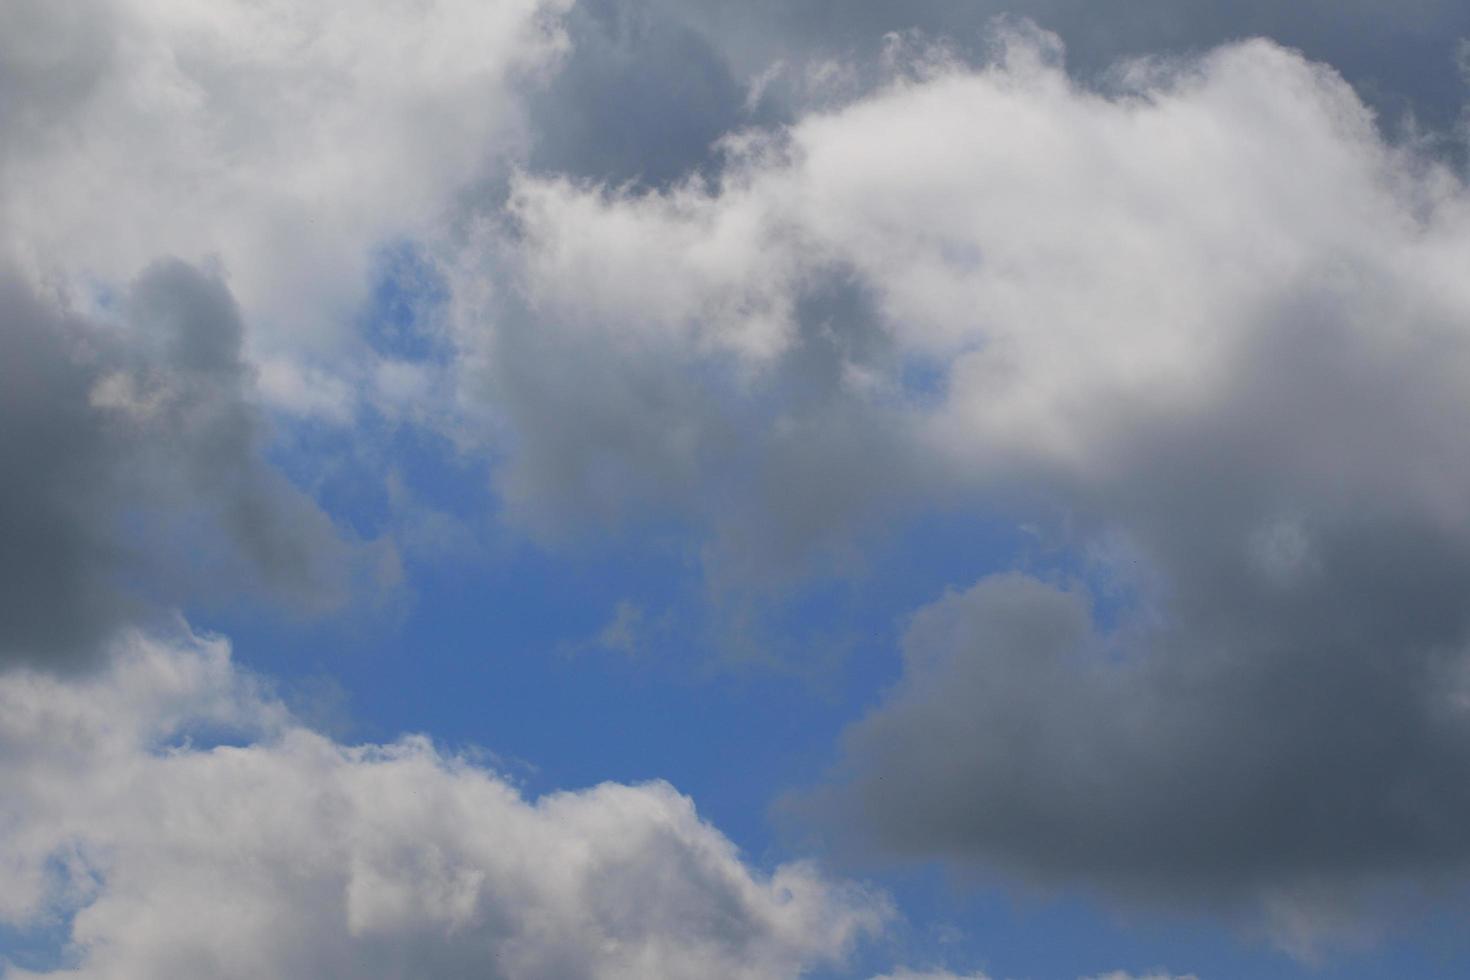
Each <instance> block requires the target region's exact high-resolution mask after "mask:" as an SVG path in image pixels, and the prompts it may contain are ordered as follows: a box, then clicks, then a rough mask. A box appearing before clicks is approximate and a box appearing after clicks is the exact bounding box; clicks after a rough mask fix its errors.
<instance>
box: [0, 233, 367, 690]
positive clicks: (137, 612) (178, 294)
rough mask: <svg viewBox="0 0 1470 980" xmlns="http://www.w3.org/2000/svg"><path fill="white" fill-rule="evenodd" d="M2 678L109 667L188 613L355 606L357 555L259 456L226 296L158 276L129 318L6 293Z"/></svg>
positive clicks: (2, 288) (164, 272) (140, 287)
mask: <svg viewBox="0 0 1470 980" xmlns="http://www.w3.org/2000/svg"><path fill="white" fill-rule="evenodd" d="M0 324H3V329H0V372H3V378H4V383H3V384H0V458H3V459H4V460H5V471H6V478H5V480H4V482H3V484H0V552H3V553H4V555H5V561H4V562H3V564H0V663H7V662H15V661H17V660H20V661H26V662H30V663H46V664H52V665H57V666H65V665H69V664H78V663H83V662H87V661H89V660H91V659H92V658H93V657H95V656H96V655H97V651H98V649H99V647H100V644H101V641H102V640H104V639H105V638H106V637H107V636H108V635H109V633H110V632H111V631H112V630H113V629H114V628H115V627H116V626H118V625H119V624H121V623H124V622H127V621H130V620H134V619H136V618H138V617H146V616H148V615H150V610H152V609H154V608H156V607H158V606H159V605H160V604H161V605H165V606H166V605H169V604H172V603H175V602H179V601H183V600H186V599H196V600H203V601H221V600H223V599H224V598H225V597H226V596H229V595H230V594H231V593H234V592H239V591H241V590H243V591H244V592H246V593H247V594H248V593H250V592H252V591H253V592H255V593H256V594H257V595H260V594H273V595H275V596H277V597H278V598H281V599H283V600H284V601H285V602H286V604H287V605H288V606H295V607H297V608H302V609H306V608H311V607H312V606H314V605H320V604H321V603H324V602H336V601H339V600H340V599H341V598H342V593H343V590H344V589H345V586H346V580H345V576H346V575H347V574H348V569H349V565H350V563H351V561H352V559H351V551H350V549H349V548H348V546H347V545H345V544H343V543H342V542H340V541H339V540H338V538H337V535H336V532H335V531H334V529H333V528H332V526H331V524H330V522H329V521H328V520H327V519H326V517H325V516H323V515H322V514H321V513H320V512H319V511H318V510H317V509H316V507H315V506H314V505H313V504H312V503H311V502H310V501H309V500H308V499H307V498H305V497H304V496H302V495H301V494H300V493H299V492H297V491H296V490H295V489H294V488H292V487H291V486H290V484H289V483H288V482H287V481H286V480H285V478H284V477H282V476H281V475H280V474H278V473H277V472H275V471H274V470H273V469H272V468H271V467H270V466H268V465H267V464H266V462H265V461H264V459H263V458H262V456H261V453H262V448H263V437H264V432H263V427H262V421H261V419H260V418H259V416H258V414H257V411H256V408H255V407H254V394H253V375H252V372H251V371H250V370H249V368H248V367H247V366H246V365H245V363H244V362H243V360H242V355H241V340H242V326H241V322H240V317H239V313H238V311H237V310H236V308H235V305H234V303H233V301H232V299H231V297H230V294H229V291H228V290H227V288H226V287H225V285H224V284H223V283H222V282H220V281H219V280H218V279H217V278H214V277H211V276H209V275H207V274H205V273H202V272H200V271H199V270H197V269H195V268H193V267H190V266H187V265H184V264H182V263H177V262H165V263H161V264H159V265H156V266H154V267H153V268H151V269H150V270H148V271H147V272H146V273H145V274H144V275H143V276H142V277H141V278H140V279H139V280H138V281H137V282H136V283H135V284H134V285H133V287H132V288H131V290H130V291H129V292H128V294H127V296H126V298H125V300H124V302H123V303H122V304H121V308H120V309H119V310H118V311H117V315H116V316H115V318H113V319H111V320H109V321H106V322H103V321H99V320H95V319H87V318H83V317H81V316H78V315H76V314H73V313H70V312H68V311H67V310H66V309H65V307H64V305H63V304H61V303H60V302H57V301H55V300H53V299H51V298H48V297H44V296H40V295H37V293H36V292H35V291H34V290H33V289H32V288H31V287H30V286H29V285H28V284H27V283H26V282H25V281H23V280H22V279H21V278H20V277H18V276H16V275H13V274H11V275H5V276H4V277H3V278H0Z"/></svg>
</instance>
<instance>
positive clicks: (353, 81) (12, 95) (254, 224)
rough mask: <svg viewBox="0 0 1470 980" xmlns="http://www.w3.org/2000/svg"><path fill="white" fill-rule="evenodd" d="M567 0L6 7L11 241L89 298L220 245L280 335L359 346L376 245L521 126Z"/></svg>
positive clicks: (508, 143) (122, 2)
mask: <svg viewBox="0 0 1470 980" xmlns="http://www.w3.org/2000/svg"><path fill="white" fill-rule="evenodd" d="M568 3H569V0H493V2H478V0H431V2H427V3H421V2H416V0H389V2H385V3H376V4H373V5H372V7H371V8H369V9H365V8H363V7H362V6H361V5H358V4H353V3H344V2H340V0H332V2H316V3H308V4H298V3H288V2H279V0H270V2H265V3H256V2H247V0H224V2H220V0H87V2H84V3H80V4H55V3H49V2H47V0H21V2H18V3H11V4H7V5H6V7H5V10H4V12H3V13H0V38H4V39H5V40H4V41H0V45H4V48H3V49H0V61H3V62H4V64H5V69H4V70H5V72H6V73H7V74H6V75H5V82H6V88H7V91H6V93H5V96H4V97H3V98H0V129H3V131H4V132H5V134H6V135H5V140H4V143H5V146H4V149H3V150H0V224H3V227H4V229H5V231H4V235H3V239H0V244H3V245H4V246H5V247H6V250H7V251H9V252H13V253H15V254H17V255H18V256H20V257H21V258H22V259H23V260H24V261H26V263H27V264H28V266H29V267H30V268H31V269H32V270H33V271H34V272H35V273H36V274H38V275H40V276H55V275H60V276H62V277H63V278H65V279H69V280H71V281H72V282H73V283H75V284H76V285H77V287H78V292H79V293H80V295H81V296H82V297H89V295H90V292H91V290H92V288H93V287H94V286H96V287H98V288H101V289H103V290H106V289H108V288H114V287H115V286H116V284H119V283H124V282H127V281H129V280H130V279H132V278H133V277H134V276H135V275H137V273H138V272H139V271H140V270H141V269H142V268H144V267H145V266H147V265H148V264H149V263H150V262H152V261H154V260H156V259H157V258H160V257H168V256H177V257H180V258H183V259H185V260H186V261H191V262H198V261H201V260H203V259H206V258H210V257H213V258H215V259H217V260H218V261H219V262H221V263H222V265H223V267H224V269H225V271H226V272H227V274H228V276H229V279H230V285H231V288H232V289H233V291H234V292H235V295H236V296H237V297H238V298H239V301H240V303H241V304H242V306H243V308H244V310H245V312H246V315H247V317H248V318H250V319H251V320H252V321H255V322H256V323H257V324H258V326H259V327H260V328H261V329H262V330H264V331H265V335H266V337H267V338H268V341H269V342H270V343H273V344H274V345H275V346H277V347H282V346H284V347H286V348H288V349H290V348H299V347H301V346H303V345H305V346H310V345H311V344H313V343H316V344H321V343H326V342H328V341H329V340H331V339H334V338H335V339H340V338H341V337H342V336H343V334H342V333H341V331H343V330H345V329H346V328H347V327H348V326H349V323H348V322H347V318H346V317H345V314H347V313H350V312H352V311H353V309H354V308H355V306H356V304H357V303H359V302H360V300H361V295H362V290H363V288H364V286H365V285H366V276H367V272H368V263H369V260H370V258H371V250H372V249H373V248H374V247H376V246H379V245H381V244H383V243H384V242H385V241H391V240H394V239H399V238H404V237H414V236H428V237H432V236H435V235H438V234H439V233H440V230H441V229H442V228H444V227H446V226H447V224H448V222H449V221H450V219H451V217H452V216H451V215H450V214H449V208H450V205H451V203H452V202H453V200H454V198H455V195H456V194H458V193H460V192H462V191H464V190H465V187H466V185H467V184H468V183H469V182H471V181H473V180H475V179H477V178H480V177H482V176H484V175H486V174H487V173H489V172H490V171H491V169H492V164H493V162H494V158H495V156H496V154H504V153H506V152H507V151H509V150H511V149H512V148H513V146H514V145H515V143H516V141H517V140H518V139H520V137H519V136H518V135H517V133H518V127H519V126H520V124H521V120H520V118H519V111H520V110H519V106H518V101H517V98H518V97H517V94H516V91H517V86H518V85H519V84H521V83H522V82H523V81H524V80H525V79H526V77H527V76H528V75H531V74H534V73H537V72H540V71H543V70H545V69H546V68H547V67H548V66H549V65H550V64H551V63H552V62H553V60H554V59H555V58H556V57H557V55H558V53H559V52H560V51H561V49H562V47H563V46H564V44H563V39H562V37H561V35H560V33H559V31H558V29H557V26H556V18H557V16H558V15H559V14H560V13H561V12H562V11H563V10H564V9H565V8H566V7H567V6H568ZM12 48H14V49H15V50H12Z"/></svg>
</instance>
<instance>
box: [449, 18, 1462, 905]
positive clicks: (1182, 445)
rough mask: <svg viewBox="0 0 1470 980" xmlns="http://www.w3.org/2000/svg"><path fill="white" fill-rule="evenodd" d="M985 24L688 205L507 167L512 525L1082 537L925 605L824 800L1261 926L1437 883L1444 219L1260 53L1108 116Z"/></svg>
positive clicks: (1439, 186) (493, 345)
mask: <svg viewBox="0 0 1470 980" xmlns="http://www.w3.org/2000/svg"><path fill="white" fill-rule="evenodd" d="M997 43H998V48H997V52H998V53H997V54H996V57H995V59H994V60H993V61H992V62H989V63H987V64H985V65H982V66H979V67H975V66H972V65H970V64H969V63H967V62H966V61H964V60H963V59H962V58H960V57H958V56H957V55H955V54H954V53H953V52H952V51H949V50H945V49H942V48H941V49H933V48H930V49H918V50H905V49H902V48H900V49H897V50H896V51H895V52H894V57H893V69H892V75H891V78H890V80H889V81H888V82H887V83H885V84H884V85H883V86H881V87H880V88H878V89H877V90H875V91H873V92H871V93H870V94H868V95H866V96H863V97H861V98H858V99H856V100H854V101H851V102H850V103H849V104H846V105H843V106H840V107H837V108H832V109H825V110H821V111H818V112H813V113H811V114H809V115H807V116H804V117H802V118H800V119H798V120H797V121H796V122H794V123H793V124H792V125H790V126H788V127H784V128H781V129H778V130H762V131H752V132H744V133H740V134H735V135H732V136H731V137H730V138H729V139H728V140H727V142H726V144H725V150H726V153H727V154H728V158H727V164H726V167H725V169H724V171H723V172H722V173H721V175H720V176H719V177H718V179H713V180H710V179H705V178H701V177H694V178H691V179H690V180H689V181H687V182H685V183H683V184H681V185H678V186H675V187H672V188H670V189H667V190H663V191H659V192H641V191H640V192H630V191H627V190H619V189H614V188H606V187H598V186H589V185H586V184H584V183H579V182H575V181H568V180H562V179H555V178H540V177H530V176H527V177H523V178H522V179H520V180H519V181H518V183H517V185H516V188H515V190H514V193H513V195H512V209H513V211H514V214H515V217H516V218H517V221H518V222H519V225H518V236H519V237H518V238H517V239H516V246H517V247H518V248H519V249H520V253H519V261H520V263H521V265H520V273H519V275H520V279H519V282H520V290H521V295H522V297H523V300H524V303H525V306H526V308H527V309H528V310H529V311H530V312H531V313H532V314H534V316H533V317H531V318H530V321H529V322H533V323H534V324H535V328H534V330H532V329H530V328H525V329H518V328H516V327H515V326H514V324H513V322H512V324H511V325H510V326H508V327H506V328H505V329H503V330H501V331H499V332H498V333H494V334H490V335H485V336H481V337H479V338H478V339H479V342H480V343H482V344H484V345H485V346H486V349H487V350H488V351H489V352H490V353H489V354H487V356H486V358H485V361H486V362H493V363H494V364H495V365H496V367H495V368H494V370H492V371H490V372H487V374H486V375H480V376H476V378H475V380H476V381H477V382H484V388H483V390H485V391H488V392H490V395H491V397H492V399H493V398H497V397H498V398H499V399H501V402H500V407H501V410H502V412H503V413H504V415H505V417H506V418H507V419H508V420H509V423H510V424H509V428H510V431H511V432H512V433H513V435H514V438H515V440H516V442H515V447H516V452H517V453H518V454H519V456H518V457H516V458H513V459H512V461H511V463H510V468H509V470H508V475H507V476H506V480H507V486H508V489H509V493H510V496H511V499H512V500H513V501H516V500H522V501H526V502H528V504H529V505H530V506H532V507H547V508H550V509H551V511H552V512H553V513H557V514H562V515H565V514H567V513H571V514H574V515H575V514H577V513H586V512H594V513H595V512H597V511H598V509H599V508H607V509H613V510H616V509H618V508H633V509H636V508H637V507H638V506H639V505H640V504H642V505H644V506H647V505H648V504H649V503H650V502H651V503H652V504H653V505H656V506H661V507H664V508H670V507H672V508H674V509H675V510H676V511H678V512H681V513H684V514H686V515H690V516H691V518H692V520H694V521H695V522H697V523H698V525H699V526H702V527H705V528H706V529H710V534H711V535H712V537H713V539H714V540H715V541H716V542H717V543H725V542H728V543H730V546H731V547H732V548H733V549H735V552H736V558H737V562H736V563H737V564H738V563H739V561H741V560H745V561H747V563H751V564H755V565H759V564H760V560H757V559H760V554H762V553H763V554H764V555H765V556H766V558H769V556H770V555H781V556H782V558H783V560H784V559H785V558H789V556H790V553H785V554H783V553H782V552H781V551H779V549H778V548H771V547H770V546H768V545H767V544H766V541H768V540H771V541H776V542H778V544H779V545H780V546H784V547H791V548H794V549H796V552H797V553H800V549H802V548H808V547H811V546H813V544H814V543H816V544H820V543H822V542H825V541H832V540H840V539H841V537H842V536H843V535H844V534H852V533H860V532H861V531H862V529H863V528H864V527H867V526H871V525H872V523H873V522H874V520H875V516H874V515H875V514H877V515H900V516H901V514H902V513H903V512H904V511H905V509H906V508H912V507H919V506H930V505H932V504H933V503H934V502H935V501H950V502H952V501H955V500H964V501H966V502H967V505H968V506H970V507H973V508H976V509H977V510H980V511H982V512H987V513H992V514H993V513H996V512H1001V513H1008V514H1011V515H1013V516H1015V517H1016V518H1017V519H1021V520H1025V521H1028V522H1029V523H1030V524H1031V525H1032V526H1034V527H1036V528H1037V529H1038V530H1039V532H1040V533H1041V535H1042V537H1043V540H1044V541H1045V542H1046V543H1047V544H1048V545H1053V546H1056V547H1058V548H1060V549H1066V550H1067V551H1068V552H1070V553H1071V554H1074V555H1079V556H1081V557H1082V564H1083V565H1084V566H1085V567H1084V569H1083V574H1084V575H1085V577H1086V578H1087V580H1088V582H1089V583H1090V584H1088V585H1085V586H1084V585H1076V586H1072V587H1058V585H1056V584H1055V583H1045V582H1040V581H1034V580H1029V579H1014V578H1000V579H995V580H992V581H987V582H985V583H982V584H981V585H979V586H977V588H976V589H975V590H973V591H970V592H966V593H963V594H960V595H956V596H952V597H949V598H946V599H944V600H942V601H940V602H939V603H938V604H936V605H935V606H934V607H933V608H932V609H931V610H930V611H928V612H925V613H924V614H923V615H921V616H919V617H918V619H916V625H915V627H914V630H913V631H911V633H910V635H909V640H908V643H907V647H906V676H905V679H904V681H903V682H902V683H901V684H900V686H899V687H898V689H897V690H896V691H895V692H894V694H893V696H892V697H891V699H890V700H889V701H888V702H887V703H886V704H885V705H884V706H883V707H881V708H879V709H878V711H877V712H876V713H875V714H874V715H873V717H872V718H870V719H869V720H868V721H866V722H864V723H862V724H860V725H859V726H857V728H855V729H854V731H853V734H852V736H851V737H850V739H849V741H848V761H847V765H848V766H849V767H850V770H849V772H848V778H849V779H850V782H849V784H848V788H849V789H851V790H852V791H853V794H855V795H849V796H844V797H842V798H843V799H846V800H850V801H851V800H856V801H858V802H859V803H860V804H861V805H859V806H855V807H853V808H851V809H849V810H841V809H840V808H834V809H831V810H829V811H828V812H829V814H830V815H832V816H833V818H834V819H837V820H840V821H854V822H856V823H858V824H861V825H863V826H865V828H866V830H867V831H868V832H870V833H871V834H873V835H875V836H876V837H877V838H878V839H879V840H882V841H885V842H887V843H889V844H891V845H893V846H894V847H896V848H897V849H900V850H905V851H907V852H909V853H922V854H930V855H951V856H956V855H957V856H961V857H965V858H974V859H980V860H984V861H987V862H991V863H993V864H996V865H1000V866H1004V867H1007V868H1010V869H1013V870H1019V871H1022V872H1024V873H1029V874H1034V875H1039V876H1043V877H1054V878H1063V879H1078V878H1080V879H1083V880H1088V881H1092V882H1095V883H1105V884H1106V885H1108V886H1109V887H1117V888H1120V889H1124V890H1129V891H1133V892H1135V893H1148V894H1151V895H1154V896H1157V895H1159V894H1167V895H1170V896H1179V895H1190V896H1193V897H1195V898H1200V899H1205V900H1213V899H1218V898H1220V897H1221V896H1225V895H1229V896H1234V897H1236V898H1241V897H1245V896H1253V897H1256V898H1260V897H1262V896H1265V897H1266V899H1267V902H1268V904H1270V903H1275V902H1277V901H1278V900H1280V901H1285V902H1286V904H1288V905H1290V904H1291V901H1292V900H1291V899H1290V896H1301V895H1319V896H1320V895H1329V896H1332V895H1336V896H1341V895H1343V894H1346V891H1344V889H1342V888H1341V887H1340V886H1342V885H1343V884H1344V883H1348V882H1354V883H1364V882H1368V881H1376V880H1380V879H1391V878H1395V877H1399V876H1406V877H1408V878H1410V879H1413V880H1418V881H1430V880H1433V879H1435V878H1436V877H1437V876H1439V875H1440V874H1441V873H1449V874H1453V875H1459V874H1462V873H1463V871H1464V869H1465V858H1466V856H1467V855H1466V843H1467V838H1466V837H1465V835H1464V834H1463V833H1461V832H1460V830H1459V828H1461V827H1464V826H1466V825H1467V820H1466V818H1467V817H1470V799H1467V797H1466V796H1465V794H1464V793H1463V792H1461V788H1462V787H1463V786H1464V785H1465V778H1464V777H1465V775H1466V773H1467V757H1466V756H1465V753H1464V751H1463V746H1464V744H1465V739H1464V735H1465V732H1464V725H1465V723H1466V721H1465V718H1466V716H1465V704H1466V703H1467V701H1466V698H1465V696H1464V691H1463V688H1464V677H1465V676H1467V675H1470V668H1467V666H1466V661H1465V658H1464V650H1465V649H1466V644H1467V641H1470V618H1467V616H1466V612H1465V607H1464V603H1463V601H1462V597H1463V595H1464V594H1465V592H1466V589H1467V588H1470V522H1467V518H1466V514H1467V511H1466V509H1465V507H1464V501H1465V500H1466V494H1467V487H1470V456H1467V453H1466V443H1465V441H1464V439H1463V437H1462V435H1463V432H1464V431H1465V428H1466V424H1467V422H1470V403H1467V400H1466V398H1465V392H1466V391H1467V390H1470V389H1467V386H1466V381H1467V378H1470V335H1467V334H1466V332H1465V329H1464V324H1465V322H1467V318H1470V289H1467V288H1466V285H1465V283H1466V280H1465V277H1464V276H1463V275H1462V274H1461V271H1462V270H1463V268H1464V267H1465V263H1466V261H1467V259H1470V194H1467V193H1466V191H1465V188H1464V186H1463V184H1462V182H1461V180H1460V178H1459V177H1458V176H1457V175H1456V174H1455V173H1454V172H1453V171H1452V170H1451V169H1450V168H1449V167H1448V166H1447V165H1445V164H1443V163H1441V162H1439V161H1437V160H1436V159H1434V158H1432V157H1431V156H1428V155H1426V153H1425V152H1423V150H1422V148H1420V147H1417V146H1415V145H1397V144H1393V143H1390V142H1387V141H1386V140H1385V139H1384V137H1383V136H1382V134H1381V133H1380V131H1379V130H1378V129H1377V127H1376V126H1375V120H1374V118H1373V116H1372V114H1371V112H1370V111H1369V110H1368V109H1367V108H1366V107H1365V105H1364V103H1363V102H1362V101H1361V99H1360V98H1359V96H1358V95H1357V94H1356V93H1355V92H1354V91H1353V89H1352V88H1351V87H1350V86H1348V85H1347V84H1346V83H1345V82H1344V81H1343V80H1342V78H1341V77H1340V76H1339V75H1337V74H1336V73H1335V72H1334V71H1332V70H1331V69H1329V68H1327V67H1325V66H1322V65H1320V64H1315V63H1312V62H1310V61H1308V60H1306V59H1304V58H1303V57H1302V56H1300V55H1299V54H1297V53H1295V52H1293V51H1290V50H1287V49H1284V48H1282V47H1280V46H1278V45H1275V44H1273V43H1270V42H1267V41H1249V42H1244V43H1238V44H1233V45H1229V46H1226V47H1223V48H1219V49H1217V50H1214V51H1211V52H1208V53H1206V54H1204V55H1201V56H1198V57H1193V58H1174V59H1144V60H1136V61H1131V62H1127V63H1124V64H1121V65H1119V66H1117V67H1116V69H1115V70H1114V71H1113V72H1112V73H1111V75H1110V81H1109V83H1108V87H1107V88H1106V89H1097V88H1089V87H1086V86H1083V85H1080V84H1079V83H1078V82H1076V81H1075V80H1074V79H1072V78H1071V77H1069V76H1068V74H1067V73H1066V70H1065V68H1064V67H1063V51H1062V47H1061V44H1060V42H1059V41H1058V40H1057V39H1056V38H1055V37H1053V36H1051V35H1047V34H1045V33H1043V32H1040V31H1038V30H1036V29H1035V28H1032V27H1029V26H1027V25H1024V24H1023V25H1016V26H1014V27H1012V28H1010V29H1008V30H1007V31H1005V32H1003V33H1002V35H1001V36H1000V37H999V38H998V42H997ZM553 351H556V352H559V353H560V354H562V355H563V356H561V357H560V358H559V359H558V360H556V361H555V363H557V364H569V365H570V368H569V370H568V373H567V374H566V375H564V376H561V377H560V378H558V377H554V376H553V375H552V373H551V372H550V371H549V370H541V369H539V368H540V366H541V365H542V358H549V357H550V356H551V352H553ZM547 363H551V362H550V361H547ZM487 377H488V382H486V378H487ZM516 377H520V378H521V379H523V380H524V379H528V378H534V379H536V380H535V383H536V387H535V390H528V389H526V388H519V387H517V386H516V384H515V378H516ZM558 382H560V383H561V385H562V386H561V387H557V385H558ZM526 383H527V385H528V386H529V385H530V384H531V382H529V381H527V382H526ZM583 421H586V422H588V425H587V426H583V425H582V424H581V423H582V422H583ZM592 432H596V433H598V434H599V435H598V436H597V437H596V438H594V437H593V436H591V435H590V434H589V433H592ZM731 432H735V433H738V434H736V435H731V434H730V433H731ZM584 437H585V438H586V439H588V440H590V442H588V443H586V444H584V443H582V442H579V441H577V440H578V439H579V438H584ZM607 473H611V474H614V475H615V478H613V479H602V478H601V476H602V475H603V474H607ZM593 488H597V489H603V490H605V492H603V493H602V494H601V495H596V494H594V493H593ZM606 488H610V489H606ZM763 531H764V532H765V533H768V534H769V538H768V539H766V538H763V537H762V534H763ZM743 532H749V533H743ZM762 549H765V550H764V552H762ZM752 554H755V555H757V559H751V557H750V556H751V555H752ZM762 560H763V559H762ZM775 564H776V565H778V566H779V565H781V564H783V561H777V562H775ZM1089 591H1096V592H1097V602H1096V604H1097V606H1098V611H1093V609H1092V606H1093V604H1094V603H1093V602H1092V599H1091V597H1090V596H1089V595H1088V592H1089ZM900 786H901V787H902V790H901V791H899V790H896V789H895V788H894V787H900ZM1347 891H1351V889H1347ZM1282 896H1287V898H1286V899H1282ZM1306 900H1307V899H1302V901H1306ZM1305 918H1308V919H1310V918H1312V917H1311V916H1306V917H1305Z"/></svg>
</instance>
